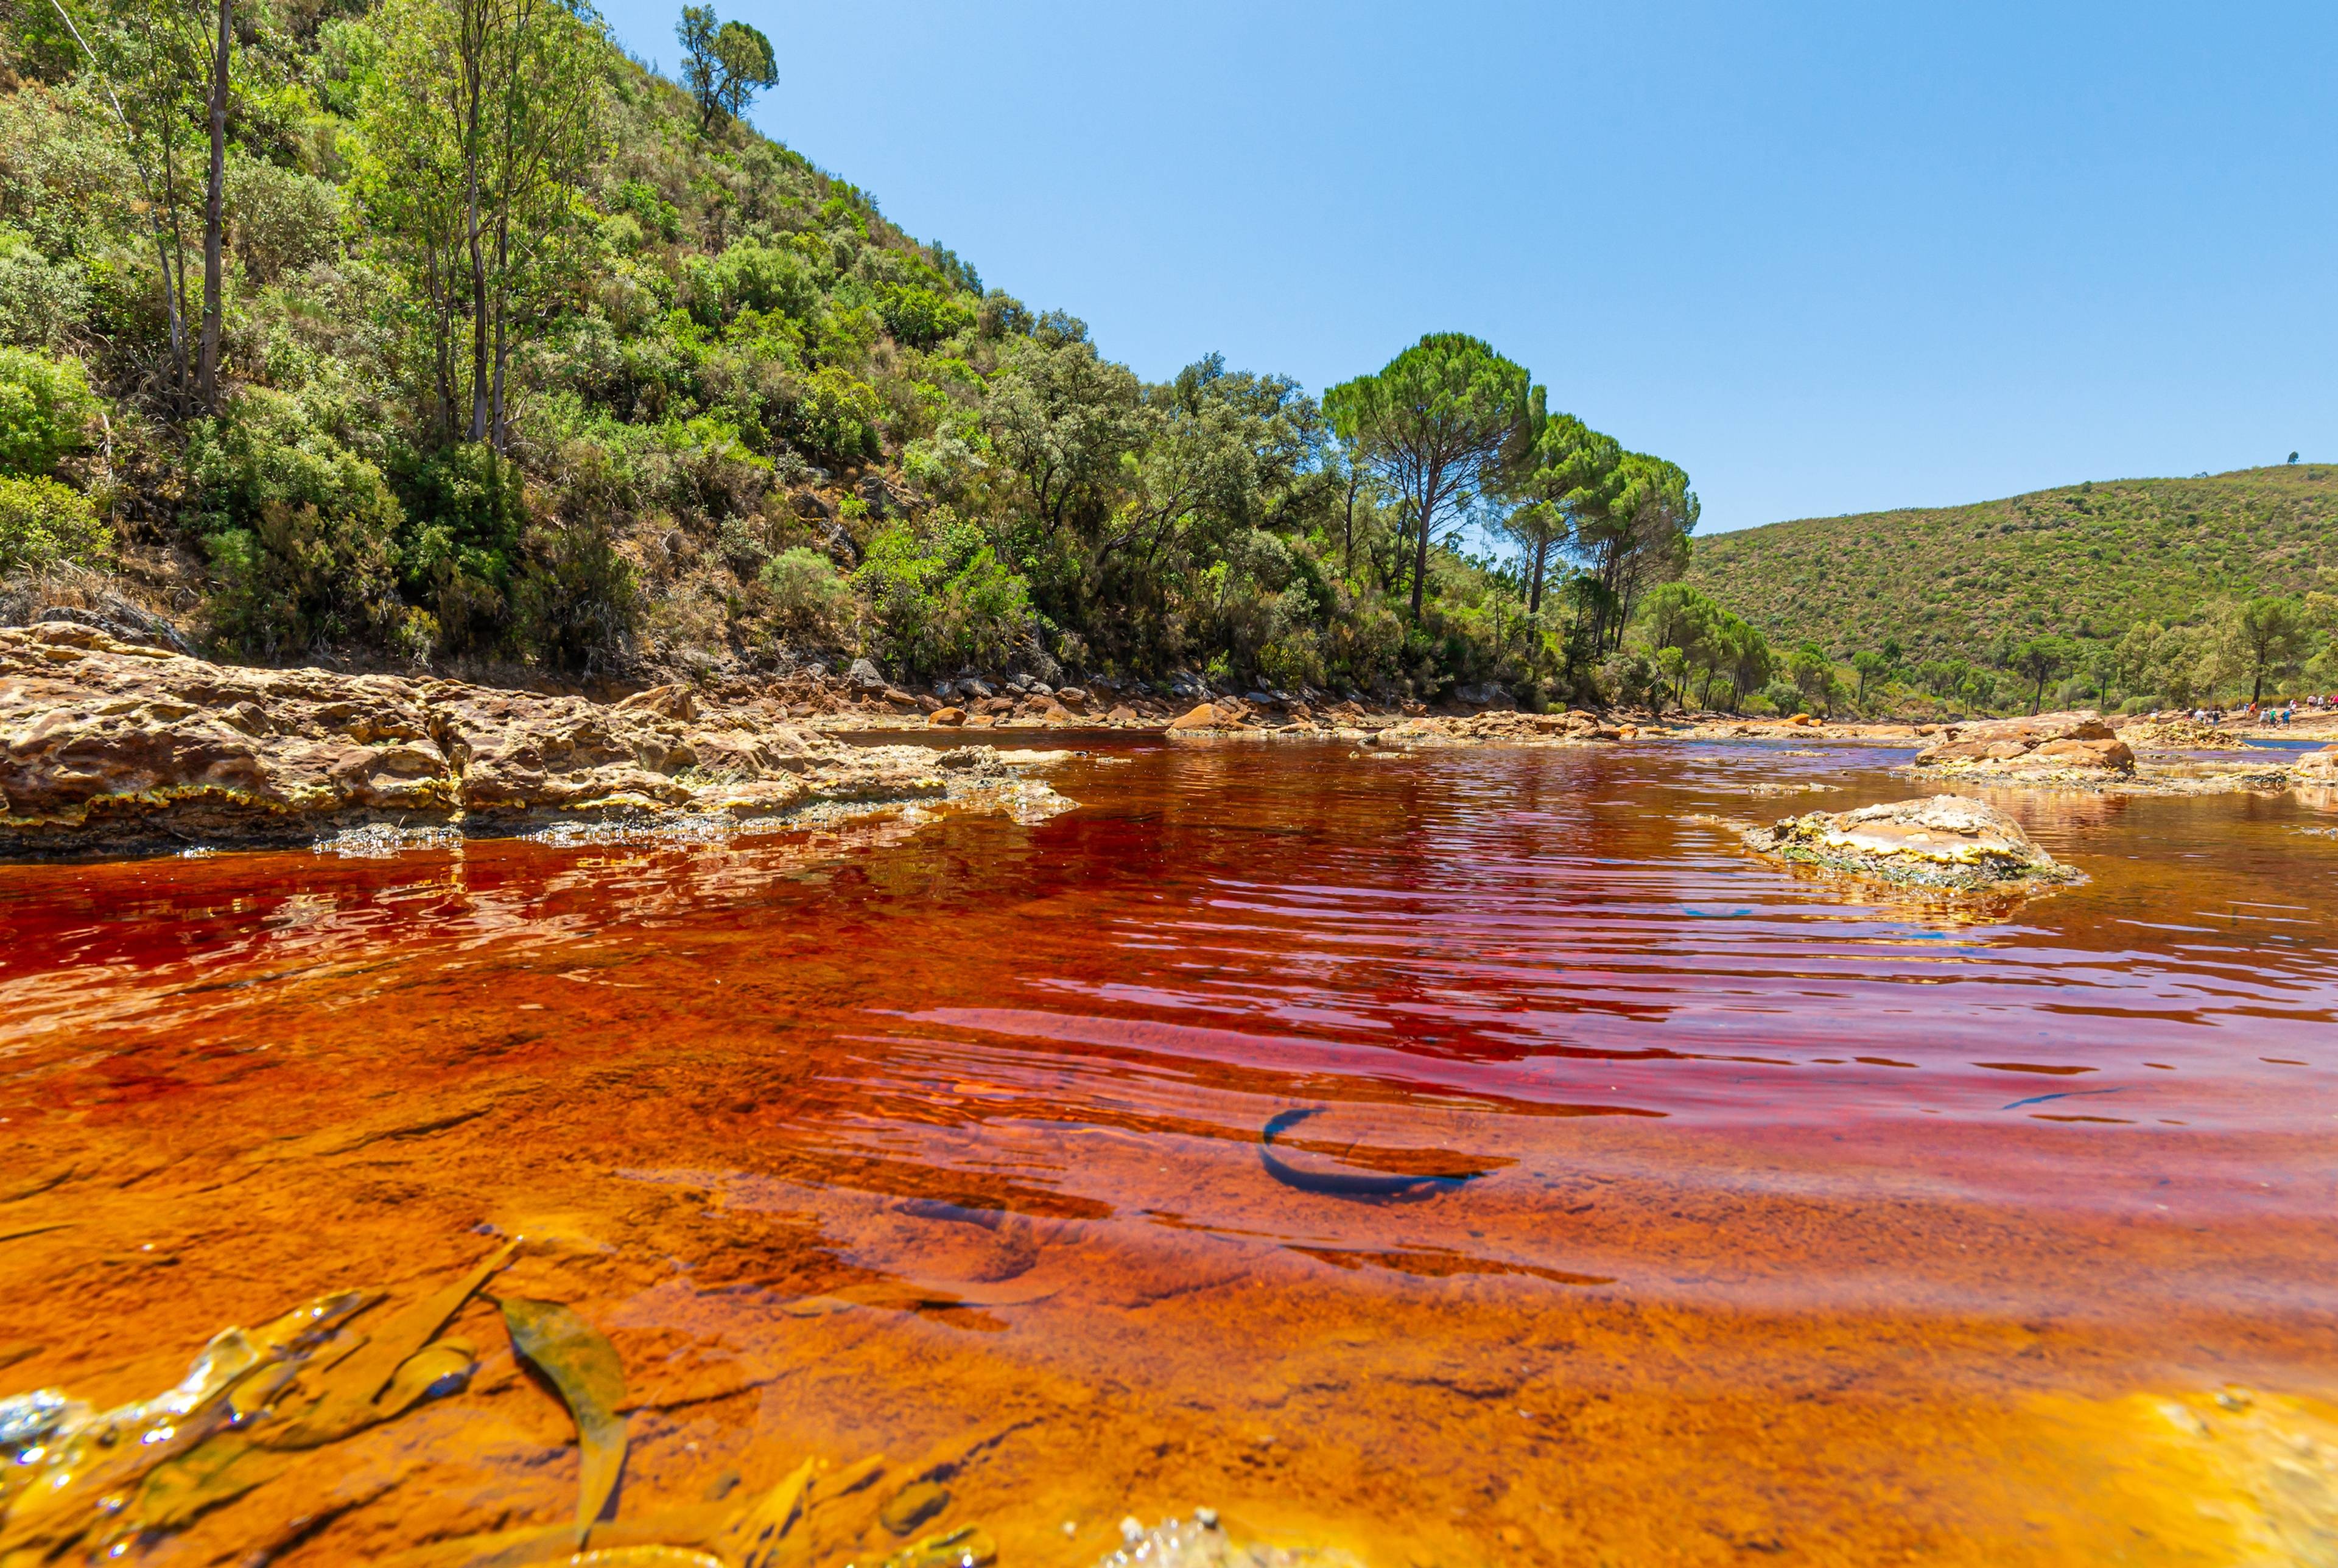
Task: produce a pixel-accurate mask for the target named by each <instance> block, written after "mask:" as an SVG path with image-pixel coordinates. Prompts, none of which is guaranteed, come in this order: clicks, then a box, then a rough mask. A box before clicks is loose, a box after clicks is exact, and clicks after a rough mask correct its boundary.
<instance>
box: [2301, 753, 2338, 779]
mask: <svg viewBox="0 0 2338 1568" xmlns="http://www.w3.org/2000/svg"><path fill="white" fill-rule="evenodd" d="M2297 778H2298V780H2299V782H2301V783H2310V784H2338V746H2324V747H2323V749H2322V750H2319V751H2308V752H2307V753H2306V754H2305V755H2304V756H2303V757H2301V758H2299V759H2298V760H2297Z"/></svg>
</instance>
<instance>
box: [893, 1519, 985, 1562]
mask: <svg viewBox="0 0 2338 1568" xmlns="http://www.w3.org/2000/svg"><path fill="white" fill-rule="evenodd" d="M997 1561H998V1543H997V1542H996V1541H993V1540H992V1539H991V1538H990V1537H989V1536H988V1535H986V1534H983V1533H982V1531H980V1530H978V1529H977V1528H976V1527H975V1526H974V1525H971V1524H961V1525H959V1526H958V1528H957V1529H955V1530H952V1531H949V1532H948V1533H947V1534H940V1535H928V1536H927V1537H926V1538H925V1539H924V1540H922V1541H920V1542H919V1543H918V1544H916V1545H914V1546H910V1547H906V1548H904V1549H903V1550H901V1551H899V1552H896V1553H894V1554H893V1555H892V1556H890V1557H888V1558H886V1559H885V1568H987V1565H988V1564H990V1563H996V1562H997Z"/></svg>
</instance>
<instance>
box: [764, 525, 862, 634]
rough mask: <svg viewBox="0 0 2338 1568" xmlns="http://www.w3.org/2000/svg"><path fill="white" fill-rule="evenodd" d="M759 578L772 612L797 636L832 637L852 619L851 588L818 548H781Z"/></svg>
mask: <svg viewBox="0 0 2338 1568" xmlns="http://www.w3.org/2000/svg"><path fill="white" fill-rule="evenodd" d="M760 580H761V583H762V584H763V591H764V592H765V593H769V594H770V595H771V611H772V613H773V615H774V616H775V617H776V618H777V619H778V621H779V622H780V624H781V626H782V627H783V628H785V629H786V630H787V631H789V632H793V633H795V634H796V635H798V636H801V637H805V638H808V639H811V640H814V641H821V640H832V639H834V638H835V637H837V636H838V635H839V634H840V633H841V632H842V631H843V630H844V628H845V626H846V624H847V623H848V622H850V620H851V617H852V592H851V590H850V588H849V587H847V586H846V584H845V581H844V579H843V578H842V577H840V576H839V575H837V571H836V568H835V566H834V565H833V564H830V561H829V558H828V557H827V556H825V555H823V554H820V552H819V551H817V550H807V549H804V548H803V547H802V546H801V545H798V546H797V547H796V548H794V549H792V550H782V551H781V552H780V554H777V555H774V556H772V557H771V559H770V560H769V561H766V562H764V563H763V570H762V572H761V577H760Z"/></svg>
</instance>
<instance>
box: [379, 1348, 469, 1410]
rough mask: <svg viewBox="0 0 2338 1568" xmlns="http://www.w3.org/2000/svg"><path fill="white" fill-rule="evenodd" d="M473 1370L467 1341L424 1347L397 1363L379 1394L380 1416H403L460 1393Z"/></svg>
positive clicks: (467, 1382)
mask: <svg viewBox="0 0 2338 1568" xmlns="http://www.w3.org/2000/svg"><path fill="white" fill-rule="evenodd" d="M475 1370H476V1358H475V1357H473V1355H472V1351H471V1346H470V1343H469V1341H467V1340H464V1339H441V1340H438V1341H437V1343H435V1344H431V1345H426V1346H424V1347H423V1348H421V1349H419V1350H417V1351H416V1352H415V1353H414V1354H413V1355H411V1356H409V1357H407V1358H406V1359H405V1360H404V1361H403V1362H401V1363H399V1365H398V1370H397V1372H396V1373H394V1374H393V1375H392V1376H391V1377H390V1379H389V1387H388V1388H385V1389H383V1390H382V1395H381V1397H380V1399H379V1400H378V1401H376V1403H377V1404H378V1405H379V1406H380V1407H381V1413H382V1415H383V1416H385V1417H387V1416H398V1415H403V1414H404V1413H405V1412H407V1411H408V1410H410V1409H412V1408H413V1407H414V1406H417V1405H419V1404H421V1403H422V1402H423V1401H424V1400H425V1399H437V1398H442V1397H445V1396H447V1395H448V1394H454V1393H458V1392H460V1391H461V1390H462V1389H463V1388H464V1387H466V1386H467V1384H469V1382H470V1381H471V1374H472V1372H474V1371H475Z"/></svg>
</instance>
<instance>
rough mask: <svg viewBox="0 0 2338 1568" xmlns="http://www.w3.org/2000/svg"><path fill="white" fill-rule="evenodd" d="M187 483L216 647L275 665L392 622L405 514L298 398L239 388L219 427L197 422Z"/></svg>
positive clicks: (373, 471) (368, 467) (374, 472)
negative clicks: (209, 575) (212, 587)
mask: <svg viewBox="0 0 2338 1568" xmlns="http://www.w3.org/2000/svg"><path fill="white" fill-rule="evenodd" d="M187 473H188V478H189V480H190V485H189V488H190V491H191V492H192V496H191V499H192V503H193V505H192V518H191V521H192V524H193V525H194V529H195V532H196V533H197V534H199V535H200V536H201V540H202V542H203V546H204V548H205V550H206V551H207V552H208V553H209V554H210V556H211V565H212V571H213V573H214V574H215V575H216V577H217V579H218V586H217V589H216V591H215V592H214V593H213V595H212V600H211V618H212V622H213V626H214V628H215V630H216V632H217V633H218V635H219V636H220V637H221V638H222V639H223V640H224V641H226V642H229V643H230V644H231V645H232V646H235V647H237V648H240V649H241V650H242V651H243V652H247V653H252V654H257V655H259V656H260V657H264V658H275V657H278V656H280V655H282V654H288V653H299V652H306V651H308V650H309V649H311V648H316V647H319V646H322V645H324V644H327V643H330V642H338V641H340V640H342V639H345V638H350V637H361V636H368V637H369V636H372V635H375V634H378V633H379V632H382V631H384V630H385V629H386V628H388V626H389V625H390V624H391V623H392V622H393V621H394V620H395V618H396V616H397V613H398V604H397V602H396V598H395V584H396V569H395V567H396V560H397V556H396V548H397V541H398V533H399V530H400V527H401V525H402V524H403V522H404V518H405V515H404V512H403V510H402V509H401V508H400V507H399V506H398V500H397V498H396V497H395V496H394V495H391V494H390V491H389V486H388V484H387V483H385V482H384V480H383V478H382V475H381V472H380V470H379V469H378V468H376V467H375V466H373V465H372V464H370V463H368V462H367V461H366V460H365V459H363V458H362V457H359V456H357V455H356V454H355V453H352V452H351V451H349V448H347V447H346V446H342V445H341V444H340V443H339V441H338V440H336V439H334V437H333V436H331V435H330V434H329V432H327V431H325V430H323V429H321V428H319V426H317V425H316V424H315V423H314V422H313V421H312V420H311V419H310V418H309V415H308V413H307V411H306V410H305V409H304V408H303V407H301V406H300V403H299V402H298V400H296V399H294V398H292V397H288V396H286V395H285V394H283V393H280V392H275V391H271V390H269V389H267V388H263V387H248V388H246V389H244V390H243V391H242V392H241V393H240V394H238V395H237V397H235V398H234V399H233V400H232V401H231V403H230V404H229V405H228V407H227V411H226V412H225V413H224V414H223V415H222V416H221V417H219V418H217V419H202V420H197V421H195V423H194V425H193V426H192V437H191V439H190V440H189V442H188V448H187Z"/></svg>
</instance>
